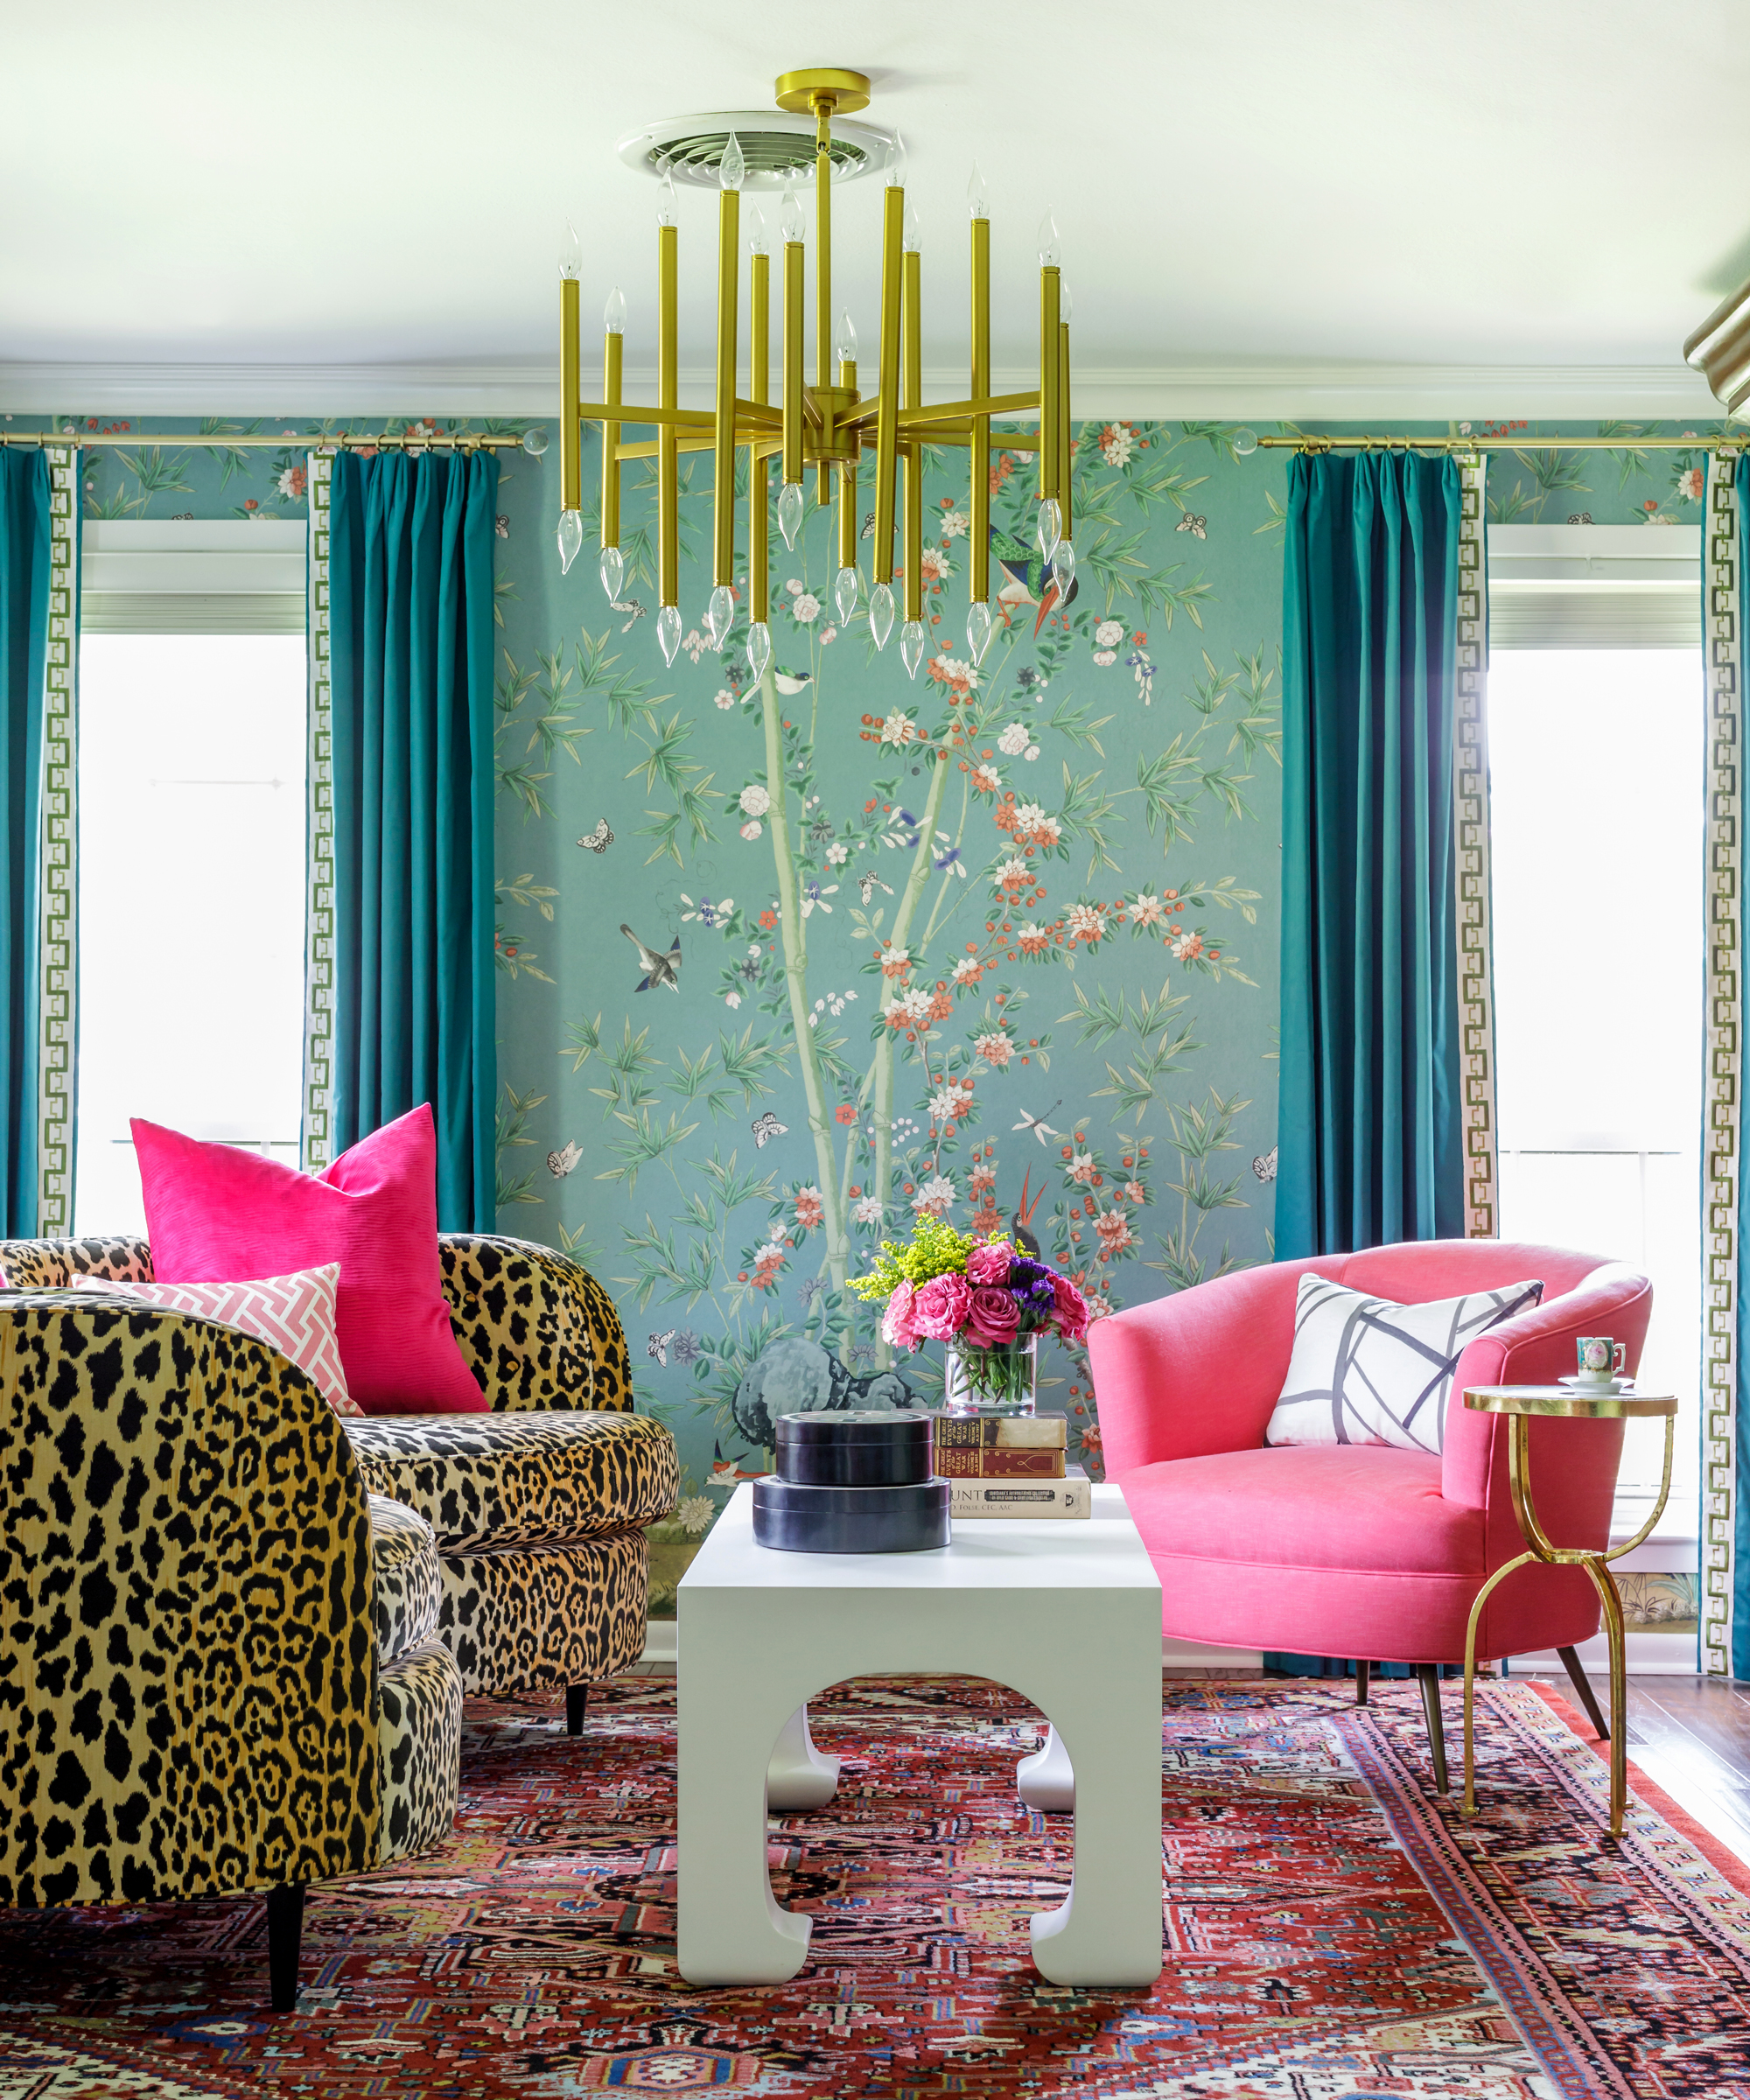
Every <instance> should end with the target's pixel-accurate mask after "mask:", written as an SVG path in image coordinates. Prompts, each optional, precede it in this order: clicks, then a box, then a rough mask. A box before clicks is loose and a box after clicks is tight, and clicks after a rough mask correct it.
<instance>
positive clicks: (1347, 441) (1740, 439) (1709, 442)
mask: <svg viewBox="0 0 1750 2100" xmlns="http://www.w3.org/2000/svg"><path fill="white" fill-rule="evenodd" d="M1747 446H1750V430H1747V431H1745V432H1744V433H1743V434H1742V436H1736V435H1734V436H1733V437H1699V436H1698V437H1627V436H1624V437H1530V436H1527V437H1409V436H1407V435H1406V436H1404V437H1374V436H1371V435H1363V436H1355V437H1337V436H1330V437H1327V436H1325V435H1324V434H1323V433H1322V432H1320V431H1317V430H1313V431H1308V432H1306V434H1305V435H1304V436H1301V437H1260V438H1259V439H1258V447H1259V450H1260V451H1263V450H1265V449H1268V450H1270V451H1291V452H1329V451H1337V450H1339V449H1341V450H1343V451H1350V450H1354V451H1363V452H1371V451H1391V450H1393V449H1394V448H1400V447H1401V448H1402V449H1403V450H1404V451H1417V450H1420V451H1436V452H1590V451H1609V452H1695V451H1703V452H1719V451H1743V450H1744V449H1745V448H1746V447H1747Z"/></svg>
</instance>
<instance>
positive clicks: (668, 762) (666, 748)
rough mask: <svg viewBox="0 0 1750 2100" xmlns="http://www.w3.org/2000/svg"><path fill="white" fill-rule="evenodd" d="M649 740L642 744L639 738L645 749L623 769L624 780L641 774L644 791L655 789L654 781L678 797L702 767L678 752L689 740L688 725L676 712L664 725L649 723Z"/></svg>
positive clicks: (690, 736)
mask: <svg viewBox="0 0 1750 2100" xmlns="http://www.w3.org/2000/svg"><path fill="white" fill-rule="evenodd" d="M651 729H652V732H653V734H652V739H651V740H650V741H649V742H648V743H646V742H645V739H644V738H643V737H642V736H640V737H639V739H638V740H639V742H640V743H641V744H644V746H645V755H644V757H643V758H641V759H640V760H638V761H637V762H636V763H635V764H634V765H633V766H630V767H627V774H626V777H627V780H628V781H631V780H635V779H636V778H637V777H638V775H639V774H643V775H644V785H645V788H646V789H647V790H648V789H650V788H655V785H656V783H657V781H658V780H660V781H662V785H663V786H664V787H665V788H667V789H668V790H669V794H670V795H679V794H680V793H681V791H682V790H683V788H684V787H685V786H686V784H687V782H688V781H690V779H691V778H692V777H693V776H694V775H695V774H698V773H701V772H703V771H704V768H703V767H700V766H698V765H696V764H695V763H694V762H693V761H692V760H690V759H683V757H682V755H681V754H682V753H683V751H685V749H686V747H687V746H688V745H689V744H690V742H691V740H692V734H693V731H692V725H691V724H690V722H687V721H686V720H684V719H683V717H682V716H681V715H679V714H678V713H676V714H674V715H671V716H670V717H669V720H668V721H667V722H666V723H664V724H661V725H659V724H657V723H655V722H654V721H653V722H652V724H651Z"/></svg>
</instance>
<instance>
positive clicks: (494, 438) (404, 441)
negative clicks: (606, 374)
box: [0, 430, 522, 452]
mask: <svg viewBox="0 0 1750 2100" xmlns="http://www.w3.org/2000/svg"><path fill="white" fill-rule="evenodd" d="M0 444H54V445H62V446H66V447H68V448H70V449H72V450H73V451H85V450H86V449H87V448H88V446H91V445H98V444H116V445H136V446H138V445H160V446H163V447H164V448H165V449H166V450H168V449H170V448H172V447H175V448H177V449H179V450H181V451H231V450H233V449H234V448H235V447H240V446H244V445H252V444H259V445H276V446H277V447H278V448H279V449H280V450H281V451H283V450H284V449H285V448H286V446H287V445H292V446H295V447H297V449H298V450H300V451H312V452H322V451H345V450H346V447H347V446H348V445H354V446H365V445H369V446H374V447H375V448H376V450H377V451H383V450H384V449H386V448H394V447H396V446H399V447H401V448H402V450H412V451H427V450H429V449H430V448H431V447H434V446H439V445H449V446H450V447H451V448H452V449H455V448H460V449H461V450H463V451H474V450H478V449H484V450H486V451H516V450H519V449H520V448H521V444H522V440H521V437H507V436H505V435H503V434H502V433H500V432H498V431H480V432H479V433H478V434H476V433H472V432H468V431H456V430H438V431H437V432H435V433H434V434H432V435H430V436H428V437H418V436H410V435H409V433H408V432H406V431H404V430H397V431H396V432H395V434H394V435H393V436H384V437H372V436H371V434H370V433H369V431H367V430H343V431H339V432H337V433H333V434H331V435H330V436H327V437H324V436H322V435H320V434H319V433H318V432H316V431H314V430H311V431H304V432H298V433H295V434H294V435H293V436H291V437H285V436H284V435H283V434H282V435H278V436H275V435H273V434H271V433H269V434H267V435H263V434H262V433H261V432H259V431H239V432H237V433H235V435H228V434H227V433H226V432H225V431H223V430H176V431H169V432H167V431H164V430H136V431H130V432H128V433H127V434H126V435H119V434H117V433H116V432H113V431H109V430H0Z"/></svg>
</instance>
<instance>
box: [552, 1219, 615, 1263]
mask: <svg viewBox="0 0 1750 2100" xmlns="http://www.w3.org/2000/svg"><path fill="white" fill-rule="evenodd" d="M554 1225H555V1228H556V1230H557V1232H558V1235H559V1244H560V1246H561V1247H562V1248H563V1250H564V1251H565V1252H566V1253H567V1254H569V1255H570V1256H571V1257H572V1258H573V1259H574V1260H575V1261H577V1263H578V1264H580V1265H581V1266H582V1267H584V1268H585V1269H587V1270H589V1271H591V1274H593V1275H597V1276H599V1275H600V1273H601V1271H602V1270H603V1268H604V1267H605V1265H606V1264H604V1262H603V1260H602V1257H601V1256H600V1255H599V1254H598V1253H597V1251H596V1250H595V1249H594V1248H593V1247H592V1246H591V1244H590V1229H589V1227H588V1226H587V1225H579V1226H578V1227H577V1230H576V1231H575V1232H573V1231H572V1229H571V1228H570V1226H569V1225H567V1224H566V1223H565V1222H564V1221H563V1218H556V1219H555V1220H554Z"/></svg>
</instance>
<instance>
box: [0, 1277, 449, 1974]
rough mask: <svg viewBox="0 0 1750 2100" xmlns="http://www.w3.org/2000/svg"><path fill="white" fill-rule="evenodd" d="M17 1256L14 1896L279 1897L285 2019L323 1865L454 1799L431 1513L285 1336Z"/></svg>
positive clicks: (11, 1695)
mask: <svg viewBox="0 0 1750 2100" xmlns="http://www.w3.org/2000/svg"><path fill="white" fill-rule="evenodd" d="M0 1259H4V1264H5V1266H6V1268H7V1270H8V1271H9V1274H10V1275H11V1280H13V1281H14V1282H15V1283H18V1284H20V1285H25V1287H23V1288H20V1289H18V1290H15V1291H14V1292H10V1293H7V1294H5V1295H4V1296H0V1599H4V1612H0V1904H4V1905H6V1906H8V1907H11V1908H25V1909H38V1908H49V1907H57V1906H61V1905H66V1904H74V1903H81V1904H82V1903H94V1904H110V1903H125V1904H139V1903H153V1902H173V1901H186V1900H188V1899H190V1898H193V1897H197V1896H214V1895H234V1894H243V1893H245V1892H247V1891H250V1890H258V1889H259V1890H266V1891H267V1892H268V1953H269V1974H270V1978H271V1992H272V2000H273V2005H274V2007H275V2010H276V2011H289V2010H290V2007H291V2005H293V2003H294V2002H295V2000H296V1998H297V1955H298V1940H299V1934H300V1929H301V1925H302V1920H303V1912H304V1888H305V1886H306V1885H307V1884H308V1883H310V1882H311V1881H324V1880H331V1879H332V1878H333V1877H335V1876H339V1875H346V1874H354V1873H360V1872H361V1871H362V1870H364V1869H366V1868H368V1867H374V1866H383V1865H385V1864H386V1863H388V1861H390V1860H394V1859H402V1858H404V1857H406V1856H408V1855H409V1854H412V1853H415V1852H428V1851H430V1850H431V1849H432V1848H433V1847H434V1846H436V1845H440V1844H441V1843H442V1842H443V1841H444V1838H445V1837H446V1836H447V1834H448V1832H449V1831H450V1827H451V1824H452V1823H453V1821H454V1820H455V1815H456V1806H457V1797H458V1779H459V1770H460V1761H461V1738H462V1680H461V1673H460V1671H459V1670H458V1667H457V1664H456V1661H455V1658H454V1657H453V1656H452V1655H451V1652H450V1650H449V1649H448V1648H447V1647H446V1646H445V1645H444V1642H443V1641H442V1640H440V1639H439V1638H438V1637H437V1622H438V1618H439V1614H440V1610H441V1604H442V1593H443V1579H442V1575H441V1572H440V1570H439V1565H438V1558H437V1544H436V1541H435V1539H434V1537H433V1536H432V1532H431V1530H430V1526H429V1525H428V1524H427V1523H425V1522H424V1521H423V1518H422V1517H421V1516H419V1515H418V1514H417V1513H416V1511H414V1510H412V1509H409V1508H407V1507H406V1506H405V1505H404V1504H403V1503H402V1502H398V1501H389V1500H386V1499H384V1498H382V1497H381V1496H379V1495H374V1494H372V1493H370V1492H369V1491H368V1489H367V1483H366V1481H365V1479H364V1477H363V1473H362V1469H361V1467H360V1461H359V1460H358V1459H357V1457H356V1456H355V1455H354V1453H353V1449H352V1446H350V1444H349V1443H348V1441H347V1439H346V1432H345V1429H344V1427H343V1425H342V1424H341V1423H340V1421H339V1418H337V1417H336V1416H335V1414H334V1412H333V1411H332V1409H331V1408H330V1407H329V1405H328V1404H327V1402H326V1401H325V1399H324V1398H323V1397H322V1395H321V1394H320V1393H319V1392H318V1390H317V1389H316V1387H315V1385H314V1384H312V1383H311V1381H310V1380H309V1379H308V1378H307V1377H306V1376H304V1373H303V1372H302V1371H300V1370H297V1369H295V1368H294V1367H293V1366H292V1365H291V1364H290V1362H287V1360H286V1359H285V1358H284V1357H283V1356H282V1355H279V1354H278V1352H277V1351H276V1350H274V1349H271V1348H268V1347H267V1346H266V1345H265V1344H264V1343H262V1342H260V1341H255V1340H254V1339H253V1338H251V1337H250V1336H248V1335H246V1334H241V1333H239V1332H238V1330H237V1329H235V1327H225V1326H221V1325H220V1324H219V1323H218V1322H216V1321H213V1320H198V1319H193V1318H191V1317H190V1316H188V1315H186V1314H184V1313H172V1312H168V1311H164V1310H160V1309H159V1308H158V1307H156V1306H146V1305H144V1304H136V1305H133V1306H128V1305H126V1304H124V1303H117V1302H116V1301H115V1300H113V1299H111V1300H106V1299H94V1298H93V1297H91V1296H90V1295H89V1294H88V1293H86V1292H72V1291H67V1290H64V1289H59V1290H58V1289H55V1288H53V1287H52V1286H53V1285H54V1284H55V1283H56V1282H57V1281H64V1279H65V1277H66V1273H67V1272H68V1271H70V1270H72V1269H74V1268H87V1269H91V1270H94V1271H100V1272H102V1273H107V1274H109V1275H120V1274H123V1273H127V1274H134V1275H137V1274H139V1272H140V1257H138V1256H137V1254H134V1253H131V1252H125V1251H123V1250H117V1249H116V1248H115V1247H114V1246H113V1245H102V1244H97V1243H84V1244H81V1245H80V1246H78V1247H68V1246H65V1245H63V1246H61V1247H59V1248H58V1249H53V1250H51V1249H49V1248H48V1247H46V1246H45V1244H44V1243H13V1244H11V1246H9V1247H8V1248H6V1249H5V1250H4V1254H0ZM32 1268H34V1270H35V1273H34V1274H29V1275H27V1274H26V1272H28V1271H31V1270H32Z"/></svg>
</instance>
